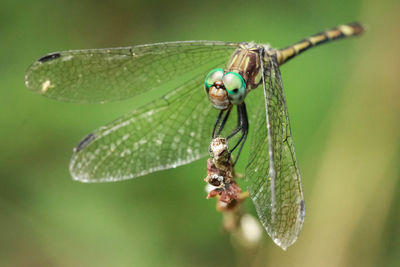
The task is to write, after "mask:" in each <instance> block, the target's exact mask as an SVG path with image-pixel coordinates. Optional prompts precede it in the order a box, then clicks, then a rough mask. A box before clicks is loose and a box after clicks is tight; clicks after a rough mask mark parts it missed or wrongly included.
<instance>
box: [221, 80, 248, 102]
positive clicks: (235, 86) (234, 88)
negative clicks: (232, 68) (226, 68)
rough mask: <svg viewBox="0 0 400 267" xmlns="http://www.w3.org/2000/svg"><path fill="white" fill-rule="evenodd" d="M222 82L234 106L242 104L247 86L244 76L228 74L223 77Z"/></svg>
mask: <svg viewBox="0 0 400 267" xmlns="http://www.w3.org/2000/svg"><path fill="white" fill-rule="evenodd" d="M222 82H223V83H224V85H225V89H226V91H227V92H228V97H229V100H230V101H231V102H232V103H233V104H240V103H242V102H243V99H244V97H245V96H246V84H245V83H244V80H243V78H242V76H241V75H240V74H238V73H236V72H228V73H226V74H225V75H224V77H222Z"/></svg>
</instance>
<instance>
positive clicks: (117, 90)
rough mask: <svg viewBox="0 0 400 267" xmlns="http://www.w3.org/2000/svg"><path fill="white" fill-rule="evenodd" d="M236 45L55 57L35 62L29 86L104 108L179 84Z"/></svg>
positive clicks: (164, 46) (190, 44) (170, 45)
mask: <svg viewBox="0 0 400 267" xmlns="http://www.w3.org/2000/svg"><path fill="white" fill-rule="evenodd" d="M236 46H237V44H235V43H226V42H217V41H186V42H167V43H157V44H149V45H138V46H132V47H122V48H109V49H89V50H72V51H64V52H56V53H52V54H48V55H46V56H44V57H42V58H40V59H39V60H37V61H36V62H35V63H33V64H32V65H31V66H30V67H29V69H28V71H27V73H26V76H25V83H26V86H27V87H28V88H30V89H31V90H33V91H34V92H37V93H39V94H42V95H45V96H47V97H50V98H55V99H57V100H63V101H69V102H80V103H104V102H109V101H115V100H121V99H126V98H130V97H133V96H136V95H138V94H141V93H144V92H147V91H150V90H152V89H155V88H158V87H160V86H162V85H164V84H165V83H167V82H169V81H174V80H178V81H179V79H181V77H180V76H181V75H182V74H185V73H188V72H190V71H194V70H197V69H201V68H202V67H203V68H204V66H205V65H207V62H208V61H209V60H210V59H213V60H218V59H224V60H227V59H228V58H227V57H228V56H229V55H230V54H231V53H232V51H233V49H234V48H235V47H236Z"/></svg>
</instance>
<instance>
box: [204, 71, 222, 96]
mask: <svg viewBox="0 0 400 267" xmlns="http://www.w3.org/2000/svg"><path fill="white" fill-rule="evenodd" d="M222 76H224V70H223V69H221V68H218V69H213V70H212V71H210V72H209V73H208V74H207V77H206V80H205V81H204V86H205V89H206V91H207V92H208V90H209V89H210V87H211V86H213V84H214V83H215V82H218V81H221V80H222Z"/></svg>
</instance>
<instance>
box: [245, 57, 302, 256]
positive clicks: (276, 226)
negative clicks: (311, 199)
mask: <svg viewBox="0 0 400 267" xmlns="http://www.w3.org/2000/svg"><path fill="white" fill-rule="evenodd" d="M264 68H265V70H264V71H265V72H264V73H265V80H264V83H265V85H264V97H265V104H264V103H263V105H262V106H260V109H259V112H258V115H257V118H256V122H255V123H254V126H253V129H252V130H253V141H252V145H251V150H250V151H251V152H250V159H249V164H248V166H247V167H246V177H247V178H248V179H250V180H251V181H252V183H251V185H250V186H249V188H248V190H249V193H250V196H251V198H252V200H253V202H254V205H255V207H256V210H257V213H258V216H259V218H260V221H261V222H262V224H263V225H264V227H265V229H266V230H267V232H268V234H269V235H270V236H271V238H272V239H273V240H274V242H275V243H276V244H277V245H278V246H280V247H281V248H283V249H286V248H287V247H289V246H290V245H291V244H293V243H294V242H295V241H296V239H297V236H298V235H299V233H300V231H301V228H302V225H303V222H304V216H305V206H304V199H303V192H302V188H301V180H300V173H299V170H298V167H297V162H296V156H295V152H294V145H293V140H292V136H291V132H290V125H289V117H288V112H287V107H286V100H285V96H284V92H283V87H282V80H281V74H280V71H279V67H278V64H277V61H276V58H274V57H270V58H269V59H268V60H267V62H266V63H265V66H264Z"/></svg>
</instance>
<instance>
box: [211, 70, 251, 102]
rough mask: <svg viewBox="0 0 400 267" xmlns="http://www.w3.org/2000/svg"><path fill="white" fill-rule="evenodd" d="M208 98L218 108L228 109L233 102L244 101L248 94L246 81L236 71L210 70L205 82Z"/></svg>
mask: <svg viewBox="0 0 400 267" xmlns="http://www.w3.org/2000/svg"><path fill="white" fill-rule="evenodd" d="M204 88H205V90H206V92H207V95H208V98H209V99H210V101H211V103H212V104H213V106H214V107H215V108H216V109H219V110H224V109H227V108H228V107H229V106H230V105H231V104H234V105H237V104H240V103H242V102H243V100H244V98H245V96H246V83H245V82H244V80H243V77H242V76H241V75H240V74H239V73H236V72H225V71H224V70H223V69H221V68H218V69H213V70H212V71H210V72H209V73H208V75H207V77H206V80H205V82H204Z"/></svg>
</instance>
